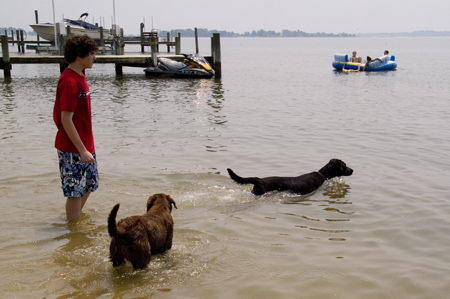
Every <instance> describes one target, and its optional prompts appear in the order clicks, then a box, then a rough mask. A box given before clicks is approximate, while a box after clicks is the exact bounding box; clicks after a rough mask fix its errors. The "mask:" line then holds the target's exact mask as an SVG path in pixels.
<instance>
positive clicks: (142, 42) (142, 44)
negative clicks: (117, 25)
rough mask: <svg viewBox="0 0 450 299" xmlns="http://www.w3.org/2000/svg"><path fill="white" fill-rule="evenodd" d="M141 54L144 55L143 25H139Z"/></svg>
mask: <svg viewBox="0 0 450 299" xmlns="http://www.w3.org/2000/svg"><path fill="white" fill-rule="evenodd" d="M140 32H141V53H144V51H145V49H144V42H145V37H144V23H141V31H140Z"/></svg>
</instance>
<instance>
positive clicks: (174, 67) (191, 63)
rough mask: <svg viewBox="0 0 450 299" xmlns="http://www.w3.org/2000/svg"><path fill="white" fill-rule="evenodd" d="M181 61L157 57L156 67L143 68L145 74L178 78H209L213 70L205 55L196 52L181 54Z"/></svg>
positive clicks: (212, 74)
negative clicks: (182, 57)
mask: <svg viewBox="0 0 450 299" xmlns="http://www.w3.org/2000/svg"><path fill="white" fill-rule="evenodd" d="M182 55H183V56H184V59H183V61H176V60H173V59H170V58H164V57H159V58H158V65H157V66H156V67H148V68H146V69H145V70H144V72H145V75H147V76H156V77H158V76H161V77H178V78H211V77H212V76H214V70H213V69H212V67H211V65H210V64H209V63H208V61H206V59H205V57H203V56H200V55H197V54H182Z"/></svg>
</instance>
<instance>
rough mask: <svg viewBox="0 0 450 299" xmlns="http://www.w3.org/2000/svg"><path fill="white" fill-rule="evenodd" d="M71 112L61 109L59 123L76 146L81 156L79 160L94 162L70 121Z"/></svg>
mask: <svg viewBox="0 0 450 299" xmlns="http://www.w3.org/2000/svg"><path fill="white" fill-rule="evenodd" d="M72 117H73V112H69V111H65V110H63V111H62V112H61V123H62V125H63V127H64V130H65V131H66V134H67V136H69V138H70V140H71V141H72V143H73V144H74V145H75V147H76V148H77V150H78V152H79V153H80V156H81V162H83V163H94V162H95V161H94V156H92V154H91V153H90V152H89V151H88V150H87V149H86V147H85V146H84V144H83V142H82V141H81V138H80V135H78V132H77V129H76V128H75V125H74V124H73V121H72Z"/></svg>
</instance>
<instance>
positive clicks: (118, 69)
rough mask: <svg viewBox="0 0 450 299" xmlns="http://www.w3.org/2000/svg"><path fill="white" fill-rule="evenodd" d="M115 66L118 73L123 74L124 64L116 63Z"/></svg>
mask: <svg viewBox="0 0 450 299" xmlns="http://www.w3.org/2000/svg"><path fill="white" fill-rule="evenodd" d="M115 68H116V75H122V73H123V68H122V65H121V64H120V63H116V64H115Z"/></svg>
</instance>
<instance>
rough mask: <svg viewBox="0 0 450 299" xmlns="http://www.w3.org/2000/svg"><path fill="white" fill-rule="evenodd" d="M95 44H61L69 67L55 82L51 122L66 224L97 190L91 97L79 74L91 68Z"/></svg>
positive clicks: (83, 40)
mask: <svg viewBox="0 0 450 299" xmlns="http://www.w3.org/2000/svg"><path fill="white" fill-rule="evenodd" d="M96 51H98V46H97V44H96V43H95V42H94V41H93V40H92V39H91V38H90V37H89V36H87V35H73V36H71V37H69V38H68V39H67V40H66V43H65V44H64V59H65V60H66V62H67V63H68V64H69V66H68V67H67V68H66V69H65V70H64V71H63V73H62V74H61V76H60V77H59V80H58V86H57V89H56V100H55V105H54V108H53V120H54V122H55V124H56V127H57V128H58V132H57V133H56V138H55V147H56V149H57V152H58V158H59V170H60V173H61V186H62V189H63V193H64V196H65V197H66V198H67V199H66V215H67V220H76V219H78V218H79V217H80V215H81V210H82V209H83V207H84V205H85V203H86V201H87V199H88V197H89V195H90V194H91V192H94V191H95V190H97V188H98V180H99V177H98V170H97V159H96V155H95V147H94V137H93V133H92V120H91V96H90V92H89V87H88V85H87V82H86V78H85V76H84V74H83V71H84V70H85V69H87V68H92V65H93V63H94V60H95V52H96Z"/></svg>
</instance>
